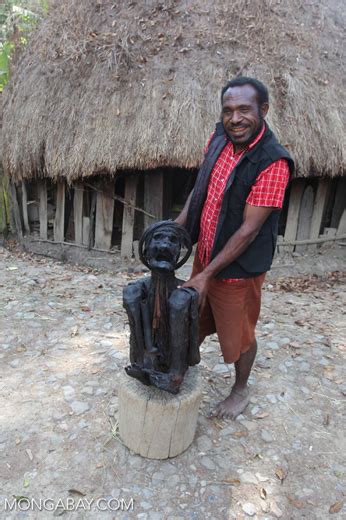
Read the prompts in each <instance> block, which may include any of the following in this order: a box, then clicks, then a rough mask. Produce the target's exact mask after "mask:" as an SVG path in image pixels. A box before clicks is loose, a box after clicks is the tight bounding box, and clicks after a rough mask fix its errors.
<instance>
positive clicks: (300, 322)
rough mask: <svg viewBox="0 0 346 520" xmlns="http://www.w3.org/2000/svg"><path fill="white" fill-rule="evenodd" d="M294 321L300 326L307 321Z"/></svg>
mask: <svg viewBox="0 0 346 520" xmlns="http://www.w3.org/2000/svg"><path fill="white" fill-rule="evenodd" d="M294 323H295V324H296V325H299V327H304V325H305V323H304V322H303V321H301V320H296V321H295V322H294Z"/></svg>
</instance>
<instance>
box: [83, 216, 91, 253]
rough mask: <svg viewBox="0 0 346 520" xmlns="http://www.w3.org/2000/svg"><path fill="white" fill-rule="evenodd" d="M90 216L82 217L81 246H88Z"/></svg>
mask: <svg viewBox="0 0 346 520" xmlns="http://www.w3.org/2000/svg"><path fill="white" fill-rule="evenodd" d="M89 235H90V217H83V234H82V237H83V246H87V247H89Z"/></svg>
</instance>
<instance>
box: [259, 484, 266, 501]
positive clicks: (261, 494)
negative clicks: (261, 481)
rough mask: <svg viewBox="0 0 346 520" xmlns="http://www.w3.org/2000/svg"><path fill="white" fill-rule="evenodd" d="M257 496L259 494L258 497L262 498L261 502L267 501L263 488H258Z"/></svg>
mask: <svg viewBox="0 0 346 520" xmlns="http://www.w3.org/2000/svg"><path fill="white" fill-rule="evenodd" d="M259 494H260V497H261V498H262V500H266V499H267V492H266V490H265V489H264V488H263V487H262V488H260V490H259Z"/></svg>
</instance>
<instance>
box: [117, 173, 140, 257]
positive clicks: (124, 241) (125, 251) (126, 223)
mask: <svg viewBox="0 0 346 520" xmlns="http://www.w3.org/2000/svg"><path fill="white" fill-rule="evenodd" d="M137 181H138V177H137V176H136V175H130V176H128V177H126V179H125V197H124V198H125V200H126V201H127V202H129V203H130V204H133V205H135V204H136V192H137ZM134 222H135V210H134V208H131V207H130V206H127V205H124V212H123V226H122V236H121V256H122V257H124V258H131V257H132V248H133V246H132V242H133V225H134Z"/></svg>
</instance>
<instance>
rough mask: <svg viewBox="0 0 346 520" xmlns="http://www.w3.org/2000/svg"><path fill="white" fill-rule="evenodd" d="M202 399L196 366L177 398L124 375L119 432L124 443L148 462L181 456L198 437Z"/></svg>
mask: <svg viewBox="0 0 346 520" xmlns="http://www.w3.org/2000/svg"><path fill="white" fill-rule="evenodd" d="M201 398H202V381H201V376H200V374H199V370H198V368H197V367H190V368H189V369H188V371H187V372H186V374H185V377H184V381H183V384H182V386H181V389H180V392H179V393H178V394H177V395H172V394H170V393H168V392H165V391H164V390H159V389H158V388H156V387H154V386H145V385H143V384H142V383H140V382H139V381H137V380H136V379H133V378H131V377H129V376H127V375H125V374H124V375H122V376H121V381H120V386H119V433H120V437H121V439H122V441H123V443H124V444H125V446H127V447H128V448H129V449H130V450H132V451H133V452H135V453H138V454H139V455H142V457H147V458H149V459H168V458H170V457H175V456H177V455H179V454H180V453H182V452H183V451H184V450H186V449H187V448H188V447H189V446H190V444H191V443H192V441H193V438H194V436H195V431H196V426H197V416H198V409H199V405H200V402H201Z"/></svg>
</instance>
